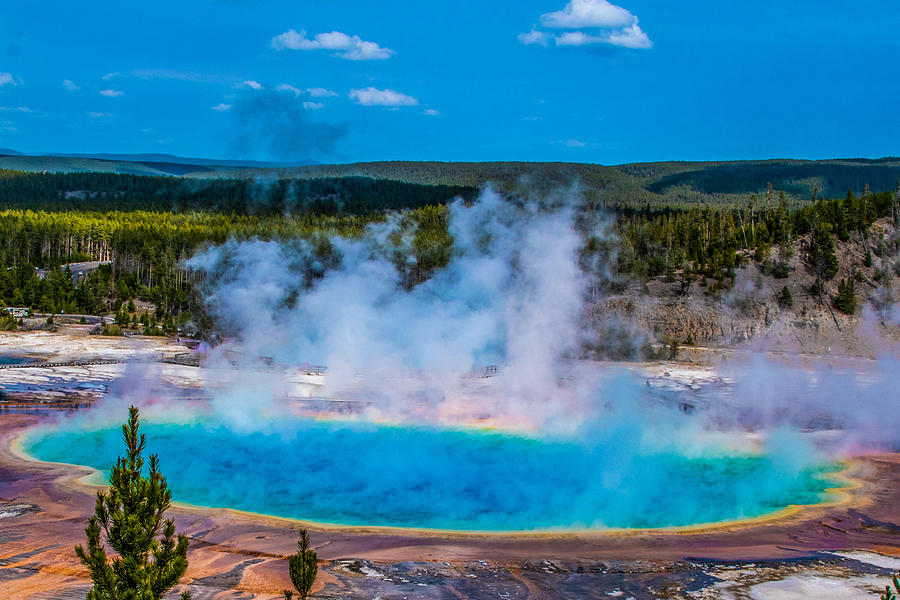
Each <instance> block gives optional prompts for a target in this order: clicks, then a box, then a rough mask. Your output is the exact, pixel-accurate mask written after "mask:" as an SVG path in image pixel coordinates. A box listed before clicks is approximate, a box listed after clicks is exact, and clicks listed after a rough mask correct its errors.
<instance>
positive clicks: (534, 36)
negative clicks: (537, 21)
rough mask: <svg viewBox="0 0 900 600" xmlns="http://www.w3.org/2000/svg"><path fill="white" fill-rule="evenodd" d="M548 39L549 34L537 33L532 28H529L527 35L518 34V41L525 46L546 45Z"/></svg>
mask: <svg viewBox="0 0 900 600" xmlns="http://www.w3.org/2000/svg"><path fill="white" fill-rule="evenodd" d="M549 38H550V34H549V33H547V32H545V31H538V30H537V29H535V28H534V27H532V28H531V31H529V32H528V33H520V34H519V41H520V42H522V43H523V44H525V45H526V46H528V45H531V44H540V45H541V46H546V45H547V40H548V39H549Z"/></svg>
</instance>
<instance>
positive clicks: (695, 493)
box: [23, 417, 839, 531]
mask: <svg viewBox="0 0 900 600" xmlns="http://www.w3.org/2000/svg"><path fill="white" fill-rule="evenodd" d="M278 421H279V422H278V427H277V431H266V432H246V431H241V430H240V429H236V428H232V427H230V426H228V425H226V424H223V423H221V422H216V421H213V420H211V419H206V420H204V419H200V420H197V419H194V420H192V421H191V422H190V423H189V424H172V423H160V422H154V421H152V420H149V421H146V420H145V422H144V425H143V426H142V431H143V432H144V433H145V434H146V435H147V450H148V452H152V453H157V454H159V456H160V459H161V468H162V471H163V473H164V475H165V476H166V477H167V479H168V482H169V487H170V489H171V490H172V493H173V498H174V500H176V501H181V502H185V503H190V504H195V505H200V506H207V507H216V508H232V509H239V510H243V511H250V512H255V513H262V514H267V515H273V516H278V517H287V518H294V519H301V520H304V521H312V522H320V523H332V524H340V525H347V526H389V527H402V528H433V529H449V530H461V531H533V530H561V531H564V530H578V529H585V528H661V527H674V526H687V525H693V524H708V523H717V522H722V521H730V520H735V519H744V518H752V517H759V516H763V515H767V514H770V513H773V512H776V511H778V510H779V509H783V508H785V507H788V506H791V505H797V504H815V503H819V502H823V501H827V500H828V499H829V498H830V492H829V491H828V488H833V487H835V480H834V476H832V475H830V473H834V472H835V471H837V470H838V469H839V468H838V466H837V465H835V464H830V463H815V464H812V465H810V464H804V465H802V466H796V467H795V468H790V467H785V465H784V464H783V462H782V461H781V460H780V459H779V458H778V457H776V456H774V455H769V454H766V453H751V452H736V451H725V450H723V451H720V452H715V451H709V450H707V451H706V452H703V453H700V454H696V453H695V454H686V453H679V452H677V451H673V450H671V449H669V450H665V451H663V450H650V449H641V448H640V447H639V445H635V444H632V443H631V441H630V440H629V439H628V435H627V432H625V433H624V435H621V436H604V438H603V439H600V440H599V441H596V442H594V443H585V441H584V440H577V441H576V440H570V439H560V438H557V439H540V438H537V437H528V436H525V435H519V434H511V433H501V432H497V431H489V430H476V429H459V428H438V427H407V426H402V427H401V426H393V425H380V424H371V423H365V424H361V423H358V422H340V421H323V420H315V419H309V418H302V417H286V418H281V419H279V420H278ZM73 423H74V422H72V423H69V424H64V425H57V426H52V427H44V428H40V429H37V430H34V431H32V432H31V433H30V434H29V435H28V436H27V437H26V438H25V439H24V440H23V448H24V449H25V451H27V452H28V453H30V454H31V455H32V456H34V457H36V458H38V459H41V460H44V461H51V462H63V463H73V464H79V465H87V466H90V467H93V468H95V469H98V470H99V471H100V472H102V473H104V474H105V473H107V472H108V470H109V468H110V467H111V466H112V464H113V463H114V461H115V459H116V457H117V456H118V455H119V454H121V453H122V452H123V449H124V445H123V442H122V434H121V428H120V426H119V425H115V426H113V425H109V426H102V427H99V428H98V427H96V426H75V425H74V424H73Z"/></svg>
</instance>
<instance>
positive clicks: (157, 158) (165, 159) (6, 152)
mask: <svg viewBox="0 0 900 600" xmlns="http://www.w3.org/2000/svg"><path fill="white" fill-rule="evenodd" d="M0 156H30V157H35V158H88V159H96V160H106V161H114V162H136V163H148V162H149V163H159V164H175V165H196V166H202V167H247V168H257V169H262V168H278V167H299V166H306V165H317V164H319V162H318V161H316V160H312V159H306V160H297V161H289V162H278V161H263V160H242V159H234V158H187V157H184V156H176V155H174V154H164V153H137V154H128V153H110V152H94V153H91V152H40V153H37V154H26V153H24V152H19V151H18V150H13V149H12V148H0Z"/></svg>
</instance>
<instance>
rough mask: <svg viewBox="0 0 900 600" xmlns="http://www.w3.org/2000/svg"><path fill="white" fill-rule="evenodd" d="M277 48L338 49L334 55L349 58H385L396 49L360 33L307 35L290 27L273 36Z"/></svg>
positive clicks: (274, 46)
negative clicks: (368, 39)
mask: <svg viewBox="0 0 900 600" xmlns="http://www.w3.org/2000/svg"><path fill="white" fill-rule="evenodd" d="M272 48H274V49H275V50H336V51H337V52H335V54H333V56H337V57H340V58H346V59H348V60H384V59H387V58H390V57H391V55H392V54H394V51H393V50H391V49H390V48H383V47H381V46H379V45H378V44H376V43H375V42H367V41H366V40H364V39H362V38H360V37H359V36H358V35H347V34H346V33H342V32H340V31H332V32H329V33H317V34H316V35H315V36H314V37H313V38H308V37H306V31H304V30H302V29H301V30H300V31H296V30H294V29H290V30H288V31H285V32H284V33H282V34H280V35H276V36H275V37H273V38H272Z"/></svg>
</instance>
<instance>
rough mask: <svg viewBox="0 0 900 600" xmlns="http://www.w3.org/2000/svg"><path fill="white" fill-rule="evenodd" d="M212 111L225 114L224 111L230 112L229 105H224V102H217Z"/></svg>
mask: <svg viewBox="0 0 900 600" xmlns="http://www.w3.org/2000/svg"><path fill="white" fill-rule="evenodd" d="M212 109H213V110H216V111H219V112H225V111H228V110H231V105H230V104H225V103H224V102H219V103H218V104H216V105H215V106H213V107H212Z"/></svg>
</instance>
